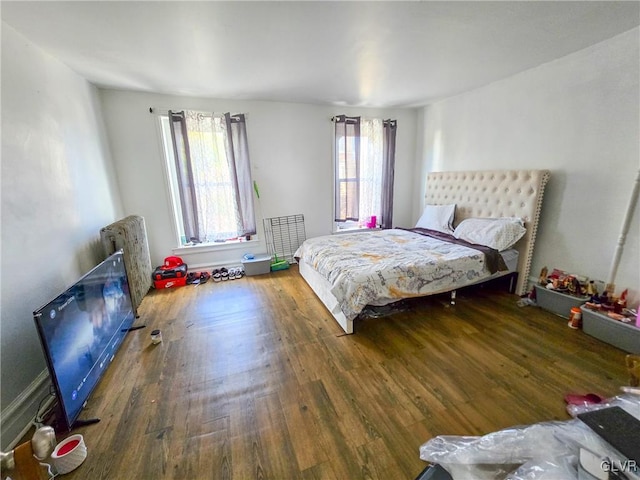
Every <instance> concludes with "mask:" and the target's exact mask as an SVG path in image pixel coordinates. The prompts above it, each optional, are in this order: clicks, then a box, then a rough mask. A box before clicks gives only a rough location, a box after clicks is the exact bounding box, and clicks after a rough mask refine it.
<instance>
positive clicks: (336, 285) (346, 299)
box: [296, 229, 517, 320]
mask: <svg viewBox="0 0 640 480" xmlns="http://www.w3.org/2000/svg"><path fill="white" fill-rule="evenodd" d="M296 257H297V258H299V263H300V272H301V274H302V275H303V277H305V279H306V280H307V281H308V282H309V283H310V284H311V283H313V285H311V287H312V288H313V289H314V291H315V292H316V294H317V295H318V296H319V297H320V298H321V300H323V302H325V304H326V303H327V301H329V300H331V301H330V302H329V305H327V308H328V309H329V310H330V311H332V313H333V314H335V309H336V307H339V310H340V311H341V312H342V314H343V315H344V316H345V318H346V319H347V320H353V319H354V318H355V317H357V316H358V314H359V313H360V312H361V311H362V309H363V308H364V307H365V306H366V305H385V304H388V303H391V302H395V301H398V300H400V299H403V298H410V297H419V296H425V295H431V294H434V293H441V292H445V291H450V290H453V289H456V288H460V287H463V286H466V285H471V284H474V283H478V282H479V281H482V280H484V279H487V278H492V277H493V276H494V275H495V274H494V273H493V272H491V271H490V270H489V269H488V266H487V261H486V257H485V254H484V253H482V252H481V251H478V250H476V249H474V248H469V247H468V246H464V245H459V244H456V243H450V242H444V241H442V240H439V239H436V238H431V237H428V236H424V235H419V234H416V233H413V232H410V231H406V230H401V229H390V230H382V231H377V232H361V233H354V234H344V235H328V236H324V237H316V238H313V239H309V240H307V241H306V242H305V243H304V244H303V245H302V246H301V247H300V248H299V249H298V251H297V252H296ZM503 257H504V258H506V260H507V263H508V264H511V267H512V268H514V266H515V265H516V264H517V252H515V251H508V252H505V254H504V255H503ZM310 271H313V272H315V273H317V274H318V275H313V274H312V273H310ZM512 271H513V270H512ZM497 273H499V274H502V275H503V274H504V273H507V270H505V271H504V272H497ZM497 276H500V275H497ZM307 277H310V278H307ZM318 277H319V278H318ZM319 291H320V292H321V293H319ZM328 297H332V299H328ZM336 303H337V305H336Z"/></svg>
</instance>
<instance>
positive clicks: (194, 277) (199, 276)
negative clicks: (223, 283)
mask: <svg viewBox="0 0 640 480" xmlns="http://www.w3.org/2000/svg"><path fill="white" fill-rule="evenodd" d="M210 278H211V275H210V274H209V272H188V273H187V283H188V284H189V285H198V284H200V283H207V281H208V280H209V279H210Z"/></svg>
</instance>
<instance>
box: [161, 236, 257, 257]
mask: <svg viewBox="0 0 640 480" xmlns="http://www.w3.org/2000/svg"><path fill="white" fill-rule="evenodd" d="M258 244H260V240H258V239H257V238H252V239H251V240H227V241H226V242H220V243H217V242H211V243H198V244H196V245H183V246H180V247H176V248H174V249H172V250H171V252H172V253H174V254H175V255H180V254H185V253H205V252H215V251H220V250H240V249H245V248H247V246H255V245H258Z"/></svg>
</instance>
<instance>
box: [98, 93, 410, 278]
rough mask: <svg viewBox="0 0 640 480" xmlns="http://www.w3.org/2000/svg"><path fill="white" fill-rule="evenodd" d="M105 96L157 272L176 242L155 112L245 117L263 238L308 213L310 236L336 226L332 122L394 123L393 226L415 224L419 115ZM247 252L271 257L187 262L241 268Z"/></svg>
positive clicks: (209, 256)
mask: <svg viewBox="0 0 640 480" xmlns="http://www.w3.org/2000/svg"><path fill="white" fill-rule="evenodd" d="M101 97H102V103H103V111H104V118H105V123H106V125H107V129H108V132H109V139H110V143H111V150H112V154H113V158H114V161H115V163H116V168H117V170H118V173H119V178H120V181H121V191H122V193H123V203H124V206H125V210H126V211H127V214H138V215H142V216H143V217H145V222H146V225H147V231H148V236H149V246H150V250H151V259H152V262H153V263H154V264H155V265H159V264H161V263H162V261H163V259H164V258H165V257H166V256H168V255H171V253H172V249H173V248H174V247H176V243H177V242H176V240H175V237H176V234H175V232H174V226H173V220H172V217H171V211H170V201H169V198H168V195H167V193H166V187H165V175H164V169H165V167H164V156H163V153H162V151H161V143H160V137H159V131H158V128H157V116H156V115H152V114H150V113H149V108H150V107H153V108H154V109H155V110H156V111H159V112H166V111H167V110H168V109H169V108H172V109H176V110H181V109H195V110H205V111H214V112H218V113H221V112H227V111H230V112H231V113H245V114H246V115H247V133H248V140H249V153H250V155H251V163H252V174H253V178H254V180H255V181H256V182H257V183H258V186H259V190H260V200H256V207H257V210H258V212H257V222H258V229H259V233H260V231H261V229H262V219H263V218H268V217H275V216H282V215H293V214H298V213H302V214H304V216H305V226H306V233H307V237H313V236H318V235H322V234H328V233H330V232H331V229H332V225H333V224H332V195H333V193H332V188H333V166H332V146H331V139H332V128H333V124H332V123H331V121H330V119H331V117H332V116H334V115H336V114H340V113H346V114H349V115H355V114H359V115H363V116H368V117H384V118H395V119H397V120H398V131H397V147H396V176H395V195H394V224H395V225H398V226H409V224H410V223H411V221H412V218H411V202H412V188H413V173H414V164H415V158H416V151H415V137H416V117H417V111H416V110H413V109H397V110H377V109H354V108H338V107H331V106H319V105H307V104H295V103H280V102H260V101H242V100H219V99H202V98H191V97H172V96H165V95H159V94H147V93H138V92H127V91H119V90H101ZM193 251H198V249H193ZM248 251H252V252H253V253H259V252H260V251H262V252H264V251H266V246H265V245H264V243H263V242H260V243H256V244H244V245H241V246H240V247H238V248H235V249H234V248H232V249H229V248H218V247H216V250H215V251H214V252H211V251H208V252H205V253H202V254H198V255H196V254H192V255H189V254H186V253H184V252H182V253H180V255H181V256H182V257H183V259H184V260H185V262H186V263H187V264H188V265H190V266H194V267H197V266H211V265H221V264H228V265H229V264H239V262H240V259H241V258H242V255H243V254H244V253H245V252H248Z"/></svg>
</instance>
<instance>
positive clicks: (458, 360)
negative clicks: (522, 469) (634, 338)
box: [65, 267, 627, 480]
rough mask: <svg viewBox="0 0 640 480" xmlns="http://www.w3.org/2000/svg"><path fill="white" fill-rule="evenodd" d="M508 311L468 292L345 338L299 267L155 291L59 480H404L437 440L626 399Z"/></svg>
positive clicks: (571, 344)
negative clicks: (80, 456)
mask: <svg viewBox="0 0 640 480" xmlns="http://www.w3.org/2000/svg"><path fill="white" fill-rule="evenodd" d="M517 300H518V298H517V297H516V296H513V295H509V294H507V293H504V292H503V291H501V290H496V289H489V288H483V289H475V290H467V291H464V290H463V291H461V292H459V294H458V302H457V305H456V306H455V307H450V306H449V305H448V303H447V296H446V295H445V296H439V297H434V298H430V299H420V300H418V301H415V302H411V303H410V307H411V308H410V309H409V310H407V311H404V312H399V313H396V314H394V315H392V316H389V317H384V318H377V319H375V318H372V319H366V320H362V321H360V322H359V323H357V324H356V334H354V335H343V334H342V330H341V329H340V328H339V326H338V325H337V323H336V322H335V321H334V320H333V318H332V317H331V316H330V315H329V313H328V312H327V311H326V309H325V308H324V306H323V305H322V304H321V303H320V301H319V300H318V299H317V298H316V297H315V295H314V294H313V292H312V291H311V289H310V288H309V287H308V286H307V285H306V283H305V282H304V280H303V279H302V277H300V275H299V274H298V271H297V269H296V268H295V267H294V268H292V269H290V270H287V271H281V272H276V273H272V274H269V275H263V276H258V277H246V278H243V279H240V280H234V281H227V282H221V283H214V282H213V281H209V282H208V283H206V284H204V285H199V286H187V287H182V288H177V289H169V290H162V291H152V292H151V293H150V294H149V295H148V296H147V297H146V298H145V300H144V301H143V304H142V307H141V309H140V313H141V318H140V319H139V320H138V321H137V323H145V324H146V325H147V328H146V329H142V330H137V331H134V332H131V333H130V334H129V336H128V338H127V339H126V341H125V343H124V345H123V347H122V349H121V350H120V352H119V354H118V355H117V357H116V359H115V360H114V362H113V363H112V365H111V367H110V368H109V370H108V374H107V376H106V377H105V378H104V379H103V381H102V382H101V384H100V385H99V387H98V388H97V390H96V391H95V392H94V395H93V396H92V397H91V399H90V401H89V404H88V405H87V408H86V410H85V411H84V412H83V414H82V417H81V418H90V417H94V416H95V417H100V418H101V422H100V423H99V424H97V425H93V426H87V427H82V428H79V429H78V430H76V431H75V432H74V433H82V434H83V435H84V438H85V442H86V444H87V448H88V457H87V459H86V461H85V462H84V464H83V465H82V466H81V467H80V468H78V469H77V470H75V471H74V472H72V473H70V474H68V475H66V476H65V478H66V479H69V480H72V479H92V480H94V479H110V480H118V479H127V480H128V479H154V480H155V479H242V480H245V479H278V480H280V479H340V480H342V479H349V480H353V479H385V480H389V479H413V478H415V477H416V476H417V475H418V473H420V471H421V470H422V469H423V468H424V467H425V466H426V463H425V462H423V461H422V460H420V457H419V448H420V445H422V444H423V443H424V442H426V441H427V440H429V439H430V438H432V437H434V436H436V435H441V434H443V435H444V434H446V435H479V434H484V433H488V432H491V431H494V430H497V429H501V428H505V427H508V426H513V425H518V424H529V423H533V422H539V421H546V420H552V419H568V418H569V417H568V415H567V414H566V412H565V406H564V400H563V396H564V394H565V393H567V392H583V393H586V392H595V393H599V394H601V395H605V396H610V395H615V394H616V393H617V392H618V388H619V386H620V385H623V384H626V382H627V376H626V371H625V366H624V357H625V353H624V352H622V351H620V350H618V349H615V348H613V347H610V346H608V345H606V344H604V343H601V342H599V341H597V340H595V339H593V338H591V337H589V336H588V335H586V334H584V333H583V332H582V331H575V330H571V329H569V328H568V327H567V325H566V321H565V320H563V319H561V318H560V317H557V316H554V315H552V314H549V313H547V312H544V311H542V310H541V309H539V308H537V307H531V306H529V307H518V306H517V305H516V302H517ZM156 328H159V329H160V330H161V331H162V336H163V342H162V343H161V344H159V345H152V344H151V341H150V331H151V330H152V329H156Z"/></svg>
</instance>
